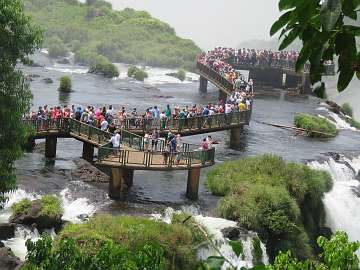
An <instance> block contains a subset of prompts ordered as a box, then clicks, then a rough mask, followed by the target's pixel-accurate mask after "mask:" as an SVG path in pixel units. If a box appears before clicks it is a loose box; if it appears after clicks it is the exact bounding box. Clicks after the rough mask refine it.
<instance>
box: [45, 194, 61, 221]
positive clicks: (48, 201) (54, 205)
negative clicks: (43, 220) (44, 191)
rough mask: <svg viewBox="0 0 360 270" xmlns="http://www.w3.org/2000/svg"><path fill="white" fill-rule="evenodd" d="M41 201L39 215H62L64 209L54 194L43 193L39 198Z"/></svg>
mask: <svg viewBox="0 0 360 270" xmlns="http://www.w3.org/2000/svg"><path fill="white" fill-rule="evenodd" d="M40 202H41V212H40V214H41V215H44V216H50V217H58V216H60V217H61V216H62V215H63V213H64V210H63V208H62V205H61V200H60V199H59V198H58V197H56V196H54V195H44V196H42V197H41V199H40Z"/></svg>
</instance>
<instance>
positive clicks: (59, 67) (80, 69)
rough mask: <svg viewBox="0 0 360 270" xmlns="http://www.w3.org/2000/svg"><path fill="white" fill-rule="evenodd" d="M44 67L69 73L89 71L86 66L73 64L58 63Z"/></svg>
mask: <svg viewBox="0 0 360 270" xmlns="http://www.w3.org/2000/svg"><path fill="white" fill-rule="evenodd" d="M45 69H47V70H54V71H58V72H63V73H69V74H86V73H88V71H89V69H88V68H87V67H80V66H73V65H58V64H54V65H53V66H51V67H48V66H46V67H45Z"/></svg>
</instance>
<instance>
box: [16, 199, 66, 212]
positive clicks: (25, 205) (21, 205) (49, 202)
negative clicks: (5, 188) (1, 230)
mask: <svg viewBox="0 0 360 270" xmlns="http://www.w3.org/2000/svg"><path fill="white" fill-rule="evenodd" d="M38 201H39V202H40V204H41V209H40V215H44V216H50V217H59V216H60V217H61V216H62V214H63V208H62V205H61V200H60V199H59V198H58V197H56V196H54V195H44V196H42V197H41V199H40V200H38ZM31 207H32V201H30V200H29V199H22V200H21V201H19V202H17V203H14V204H13V205H12V206H11V210H12V214H13V216H18V215H23V214H24V215H26V214H28V213H29V211H30V210H31Z"/></svg>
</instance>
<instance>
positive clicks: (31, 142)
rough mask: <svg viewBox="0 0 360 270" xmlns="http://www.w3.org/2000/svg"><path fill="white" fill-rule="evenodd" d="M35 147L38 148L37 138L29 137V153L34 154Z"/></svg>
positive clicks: (27, 148) (27, 146)
mask: <svg viewBox="0 0 360 270" xmlns="http://www.w3.org/2000/svg"><path fill="white" fill-rule="evenodd" d="M35 146H36V143H35V138H34V137H29V138H28V141H27V143H26V145H25V150H26V151H27V152H32V151H33V150H34V148H35Z"/></svg>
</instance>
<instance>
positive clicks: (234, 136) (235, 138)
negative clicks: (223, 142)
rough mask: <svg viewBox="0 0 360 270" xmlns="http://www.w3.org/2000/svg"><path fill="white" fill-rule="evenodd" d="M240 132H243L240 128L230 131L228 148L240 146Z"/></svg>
mask: <svg viewBox="0 0 360 270" xmlns="http://www.w3.org/2000/svg"><path fill="white" fill-rule="evenodd" d="M242 131H243V127H242V126H241V127H236V128H232V129H230V147H239V146H240V144H241V133H242Z"/></svg>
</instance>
